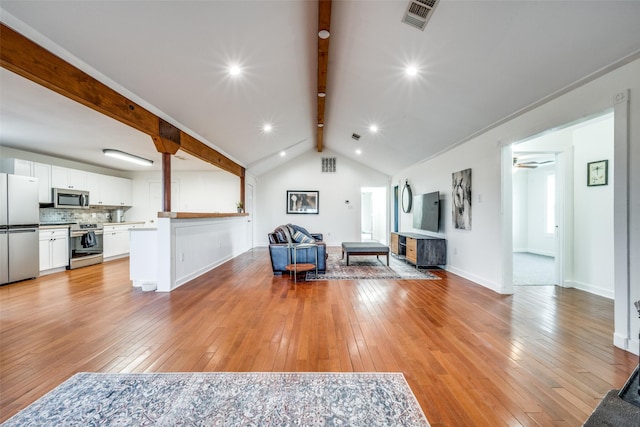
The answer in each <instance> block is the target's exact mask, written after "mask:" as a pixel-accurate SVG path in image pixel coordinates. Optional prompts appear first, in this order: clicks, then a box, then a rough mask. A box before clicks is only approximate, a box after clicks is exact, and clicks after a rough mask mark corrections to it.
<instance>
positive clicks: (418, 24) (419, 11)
mask: <svg viewBox="0 0 640 427" xmlns="http://www.w3.org/2000/svg"><path fill="white" fill-rule="evenodd" d="M439 1H440V0H411V1H409V6H407V11H406V12H405V14H404V17H403V18H402V22H404V23H405V24H407V25H410V26H412V27H414V28H417V29H419V30H424V27H426V25H427V22H429V19H430V18H431V15H433V11H434V10H435V8H436V5H437V4H438V2H439Z"/></svg>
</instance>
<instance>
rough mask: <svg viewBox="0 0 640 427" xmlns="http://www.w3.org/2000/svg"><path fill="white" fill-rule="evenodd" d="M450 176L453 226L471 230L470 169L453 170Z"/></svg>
mask: <svg viewBox="0 0 640 427" xmlns="http://www.w3.org/2000/svg"><path fill="white" fill-rule="evenodd" d="M451 178H452V187H453V188H452V203H451V206H452V214H453V227H454V228H457V229H460V230H471V169H465V170H462V171H459V172H454V173H453V174H452V176H451Z"/></svg>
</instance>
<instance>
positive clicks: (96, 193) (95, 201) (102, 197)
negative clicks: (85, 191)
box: [88, 173, 133, 206]
mask: <svg viewBox="0 0 640 427" xmlns="http://www.w3.org/2000/svg"><path fill="white" fill-rule="evenodd" d="M88 183H89V202H90V204H91V205H95V206H132V193H133V191H132V184H131V180H130V179H127V178H120V177H117V176H109V175H99V174H91V173H90V174H89V178H88Z"/></svg>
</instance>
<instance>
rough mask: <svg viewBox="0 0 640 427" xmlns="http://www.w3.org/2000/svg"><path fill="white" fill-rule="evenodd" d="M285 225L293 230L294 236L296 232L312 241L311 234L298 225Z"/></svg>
mask: <svg viewBox="0 0 640 427" xmlns="http://www.w3.org/2000/svg"><path fill="white" fill-rule="evenodd" d="M287 225H288V226H289V227H290V228H292V229H293V230H294V232H293V234H295V232H296V231H299V232H301V233H302V234H304V235H305V236H307V237H309V238H312V239H313V236H312V235H311V233H309V232H308V231H307V229H306V228H304V227H300V226H299V225H295V224H287Z"/></svg>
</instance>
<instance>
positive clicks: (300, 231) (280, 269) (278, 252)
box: [268, 224, 328, 275]
mask: <svg viewBox="0 0 640 427" xmlns="http://www.w3.org/2000/svg"><path fill="white" fill-rule="evenodd" d="M303 236H304V237H303ZM268 237H269V255H270V256H271V269H272V270H273V274H275V275H281V274H282V273H284V272H287V270H286V269H285V267H286V266H287V265H288V264H291V259H292V257H293V254H292V253H293V249H292V247H291V245H292V244H294V245H295V244H296V243H307V242H313V243H315V244H317V245H318V272H322V273H324V272H325V271H326V269H327V256H328V255H327V245H326V243H325V242H323V241H322V237H323V236H322V233H309V232H308V231H307V230H305V229H304V228H303V227H300V226H297V225H294V224H286V225H280V226H278V227H276V228H275V230H273V232H272V233H268ZM315 256H316V253H315V248H304V249H298V250H297V260H298V263H311V264H313V263H314V261H315Z"/></svg>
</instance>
